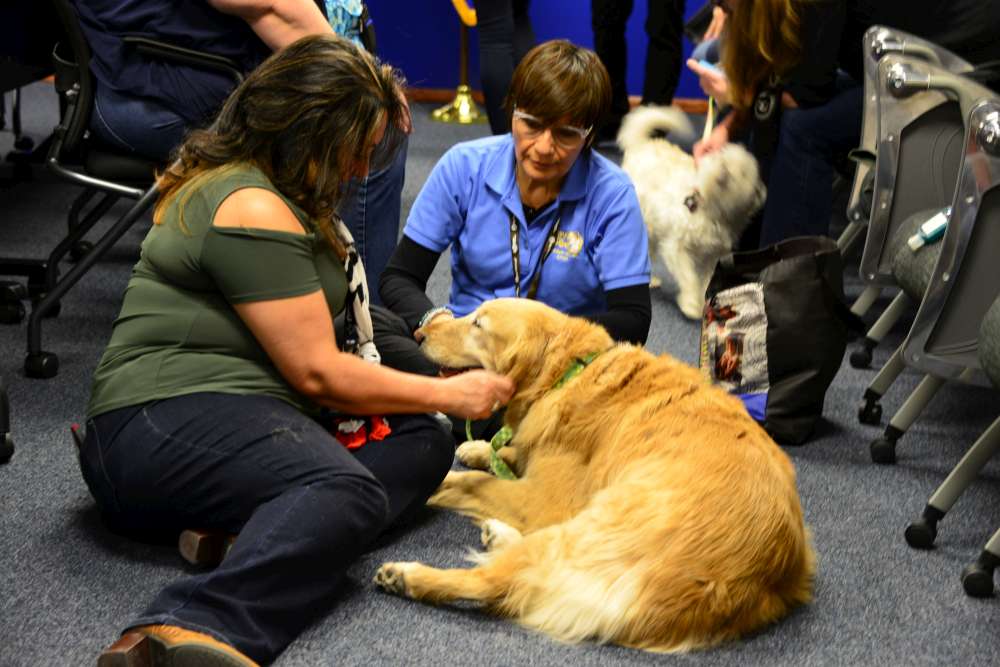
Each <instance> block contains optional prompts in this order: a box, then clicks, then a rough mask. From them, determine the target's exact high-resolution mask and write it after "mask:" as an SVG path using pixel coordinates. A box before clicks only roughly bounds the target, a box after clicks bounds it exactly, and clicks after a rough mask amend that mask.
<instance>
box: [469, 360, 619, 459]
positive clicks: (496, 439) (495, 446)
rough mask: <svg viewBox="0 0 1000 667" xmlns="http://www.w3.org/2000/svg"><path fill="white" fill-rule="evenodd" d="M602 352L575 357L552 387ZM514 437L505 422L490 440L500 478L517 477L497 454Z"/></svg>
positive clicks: (571, 377) (581, 369)
mask: <svg viewBox="0 0 1000 667" xmlns="http://www.w3.org/2000/svg"><path fill="white" fill-rule="evenodd" d="M600 354H601V353H600V352H591V353H590V354H587V355H584V356H582V357H577V358H576V359H574V360H573V363H572V364H570V366H569V368H567V369H566V372H565V373H563V374H562V377H561V378H559V379H558V380H557V381H556V383H555V384H554V385H552V389H559V388H560V387H562V386H563V385H565V384H566V383H567V382H569V381H570V380H572V379H573V378H575V377H576V376H577V375H579V374H580V373H582V372H583V369H584V368H586V367H587V366H589V365H590V363H591V362H592V361H593V360H594V359H596V358H597V357H598V356H599V355H600ZM465 437H466V438H468V439H469V440H472V421H471V420H469V419H466V420H465ZM513 438H514V430H513V429H511V427H510V426H507V425H506V424H504V425H503V427H501V429H500V430H499V431H497V432H496V435H494V436H493V438H492V439H491V440H490V470H491V471H492V472H493V474H494V475H496V476H497V477H498V478H499V479H517V475H515V474H514V471H513V470H511V469H510V466H508V465H507V464H506V463H505V462H504V460H503V459H501V458H500V455H499V454H497V452H498V451H499V450H500V448H501V447H504V446H506V445H507V444H508V443H510V441H511V440H512V439H513Z"/></svg>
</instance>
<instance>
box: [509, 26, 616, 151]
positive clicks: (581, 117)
mask: <svg viewBox="0 0 1000 667" xmlns="http://www.w3.org/2000/svg"><path fill="white" fill-rule="evenodd" d="M505 106H506V109H507V117H508V119H509V118H510V117H511V114H512V113H513V112H514V107H517V108H518V109H523V110H524V111H526V112H528V113H530V114H531V115H533V116H537V117H538V118H539V119H540V120H541V121H542V122H544V123H554V122H556V121H558V120H560V119H562V118H568V119H569V122H570V123H572V124H573V125H579V126H580V127H592V126H594V125H597V124H598V123H599V122H600V121H601V119H602V118H603V117H604V115H605V114H606V113H607V112H608V110H609V109H610V108H611V78H610V77H609V76H608V71H607V70H606V69H605V68H604V65H603V64H602V63H601V59H600V58H598V57H597V54H596V53H594V52H593V51H591V50H590V49H586V48H583V47H582V46H577V45H576V44H573V43H572V42H568V41H566V40H565V39H554V40H552V41H549V42H543V43H542V44H539V45H538V46H536V47H535V48H533V49H531V51H528V53H527V54H526V55H525V56H524V58H523V59H522V60H521V62H520V64H519V65H518V66H517V68H516V69H515V70H514V76H513V78H512V79H511V82H510V90H509V91H508V93H507V99H506V102H505ZM593 136H594V135H593V133H592V134H591V138H593Z"/></svg>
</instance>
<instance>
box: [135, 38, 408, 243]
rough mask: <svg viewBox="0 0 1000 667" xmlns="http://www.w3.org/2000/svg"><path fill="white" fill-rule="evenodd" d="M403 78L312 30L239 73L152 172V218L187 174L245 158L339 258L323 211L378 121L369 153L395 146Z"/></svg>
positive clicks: (383, 153) (381, 153)
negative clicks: (208, 114)
mask: <svg viewBox="0 0 1000 667" xmlns="http://www.w3.org/2000/svg"><path fill="white" fill-rule="evenodd" d="M402 86H403V80H402V77H401V76H400V75H399V74H398V72H396V71H395V70H393V68H392V67H390V66H388V65H383V64H381V63H379V62H378V61H377V60H376V59H375V58H374V57H372V56H371V55H369V54H368V53H367V52H365V51H362V50H361V49H359V48H358V47H356V46H355V45H354V44H352V43H351V42H349V41H348V40H345V39H342V38H340V37H337V36H334V35H314V36H309V37H304V38H302V39H300V40H298V41H296V42H295V43H293V44H290V45H289V46H287V47H285V48H284V49H282V50H281V51H278V52H276V53H275V54H273V55H272V56H271V57H270V58H268V59H267V60H265V61H264V62H263V63H261V64H260V66H259V67H257V69H255V70H254V71H253V72H251V73H250V74H249V75H248V76H247V78H246V79H245V80H244V81H243V83H241V84H240V85H239V86H238V87H237V88H236V90H234V91H233V93H232V94H231V95H230V96H229V98H228V99H227V100H226V102H225V104H224V105H223V107H222V110H221V111H220V112H219V115H218V116H217V117H216V119H215V122H214V123H212V125H211V126H210V127H208V128H207V129H200V130H195V131H193V132H191V133H190V134H189V135H188V136H187V138H186V139H185V141H184V143H183V144H181V146H180V147H179V148H178V149H177V150H176V154H175V159H174V160H173V162H172V163H171V165H170V167H168V168H167V170H166V171H165V172H164V173H162V174H160V176H159V186H160V192H161V195H160V199H159V201H158V202H157V205H156V210H155V212H154V220H155V221H157V222H159V221H160V219H161V217H162V214H163V212H164V210H165V209H166V207H167V205H168V204H169V203H170V202H171V201H173V200H174V199H175V197H176V196H177V194H178V193H179V191H180V190H181V189H182V188H183V186H184V185H185V184H187V183H189V182H191V181H192V180H193V179H196V178H198V177H199V176H202V175H203V174H206V173H207V172H209V171H211V170H213V169H215V168H217V167H222V166H224V165H231V164H237V163H249V164H252V165H254V166H256V167H257V168H259V169H260V170H261V171H262V172H264V174H265V175H266V176H267V178H268V179H269V180H270V181H271V183H273V184H274V186H275V187H276V188H277V189H278V190H279V191H280V192H281V193H282V194H283V195H285V196H286V197H288V198H289V199H290V200H291V201H293V202H295V203H296V204H297V205H298V206H299V207H301V208H302V209H303V210H304V211H305V212H306V213H307V214H308V215H309V217H310V218H311V219H312V221H313V224H315V225H316V226H317V228H318V229H319V230H320V231H321V232H322V233H323V235H324V237H326V238H327V240H328V241H329V242H330V243H331V245H332V246H333V247H334V249H335V250H336V251H337V253H338V254H340V255H341V256H342V255H343V252H344V249H343V246H342V244H341V243H340V242H339V240H338V239H337V237H336V235H335V234H334V233H333V231H332V225H331V216H332V215H333V214H334V212H335V210H336V208H337V204H338V203H339V202H340V201H341V199H342V197H343V193H344V190H345V188H344V186H343V183H344V181H345V180H347V177H349V176H350V175H352V174H353V173H354V172H355V171H356V170H357V168H358V165H361V164H367V163H368V162H369V160H370V159H371V152H372V151H371V145H372V141H373V140H374V136H375V132H376V130H377V128H378V126H379V124H380V123H381V122H382V119H385V120H386V133H385V138H384V139H383V140H382V142H381V144H380V145H379V150H378V151H377V155H378V159H380V160H390V159H391V158H392V156H394V155H395V153H396V151H397V149H398V148H399V145H400V142H401V140H402V132H401V130H399V125H400V123H401V119H402V117H403V114H404V113H405V107H404V102H403V99H402ZM380 166H381V165H372V168H373V169H375V168H379V167H380ZM180 204H181V206H182V207H183V201H181V202H180ZM182 210H183V209H182Z"/></svg>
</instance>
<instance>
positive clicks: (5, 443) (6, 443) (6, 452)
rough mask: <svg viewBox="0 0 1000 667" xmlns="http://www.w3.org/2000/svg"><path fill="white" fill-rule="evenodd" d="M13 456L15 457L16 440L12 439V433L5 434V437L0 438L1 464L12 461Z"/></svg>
mask: <svg viewBox="0 0 1000 667" xmlns="http://www.w3.org/2000/svg"><path fill="white" fill-rule="evenodd" d="M12 456H14V439H13V438H11V437H10V433H4V434H3V437H0V464H2V463H7V461H10V457H12Z"/></svg>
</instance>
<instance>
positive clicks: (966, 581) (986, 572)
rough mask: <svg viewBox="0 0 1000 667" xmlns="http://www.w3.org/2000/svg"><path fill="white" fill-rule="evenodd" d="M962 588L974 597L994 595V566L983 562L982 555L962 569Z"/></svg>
mask: <svg viewBox="0 0 1000 667" xmlns="http://www.w3.org/2000/svg"><path fill="white" fill-rule="evenodd" d="M962 588H964V589H965V594H966V595H968V596H969V597H974V598H988V597H992V596H993V568H992V567H990V566H989V565H988V564H984V563H983V557H982V556H980V557H979V560H977V561H976V562H975V563H973V564H972V565H970V566H968V567H967V568H965V569H964V570H962Z"/></svg>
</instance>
